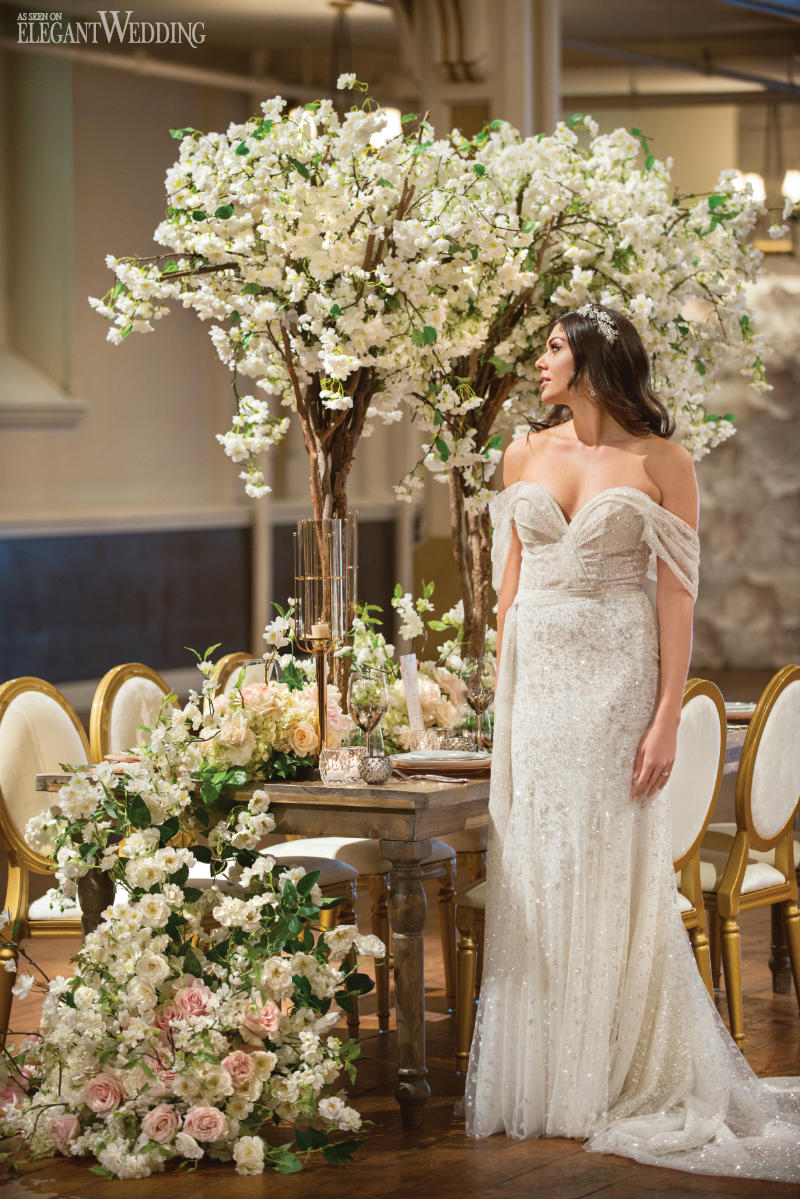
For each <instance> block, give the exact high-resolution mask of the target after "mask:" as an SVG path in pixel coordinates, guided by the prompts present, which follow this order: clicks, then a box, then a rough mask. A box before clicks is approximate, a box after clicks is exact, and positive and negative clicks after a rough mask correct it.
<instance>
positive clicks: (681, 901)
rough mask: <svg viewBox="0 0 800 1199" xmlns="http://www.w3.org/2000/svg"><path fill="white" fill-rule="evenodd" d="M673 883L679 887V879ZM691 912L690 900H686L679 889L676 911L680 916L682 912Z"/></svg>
mask: <svg viewBox="0 0 800 1199" xmlns="http://www.w3.org/2000/svg"><path fill="white" fill-rule="evenodd" d="M675 881H676V882H677V883H678V884H679V885H680V878H677V879H676V880H675ZM691 910H692V901H691V899H687V897H686V896H685V895H684V894H683V892H682V891H681V890H680V889H679V890H678V911H679V912H680V913H681V915H683V913H684V912H691Z"/></svg>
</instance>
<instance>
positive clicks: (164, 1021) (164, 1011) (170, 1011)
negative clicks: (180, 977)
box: [155, 988, 188, 1037]
mask: <svg viewBox="0 0 800 1199" xmlns="http://www.w3.org/2000/svg"><path fill="white" fill-rule="evenodd" d="M187 989H188V988H187ZM187 1015H188V1013H187V1011H186V1008H185V1007H181V1005H180V1004H178V1003H165V1004H164V1006H163V1007H162V1008H159V1009H158V1011H157V1012H156V1019H155V1025H156V1028H157V1029H158V1030H159V1032H160V1033H161V1035H162V1037H166V1036H167V1034H168V1033H169V1026H170V1024H178V1023H180V1021H181V1020H185V1019H186V1016H187Z"/></svg>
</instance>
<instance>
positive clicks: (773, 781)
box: [736, 666, 800, 869]
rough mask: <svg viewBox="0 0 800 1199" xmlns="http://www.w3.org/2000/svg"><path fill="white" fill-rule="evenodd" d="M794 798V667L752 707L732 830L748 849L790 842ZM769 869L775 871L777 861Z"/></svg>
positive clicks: (799, 780) (798, 742) (797, 731)
mask: <svg viewBox="0 0 800 1199" xmlns="http://www.w3.org/2000/svg"><path fill="white" fill-rule="evenodd" d="M798 797H800V666H784V668H783V669H782V670H779V671H778V673H777V674H776V675H775V676H774V678H772V679H771V680H770V682H769V683H768V684H767V686H766V688H765V689H764V692H763V694H762V696H761V698H760V699H759V701H758V704H757V705H756V710H755V712H754V714H753V718H752V720H751V721H750V726H749V728H748V730H747V734H746V736H745V739H744V745H743V746H742V759H741V763H740V766H739V773H738V774H737V776H736V825H737V828H739V829H744V830H746V832H747V838H748V843H749V845H751V846H752V847H753V848H754V849H758V850H769V849H772V848H773V847H775V846H777V844H778V842H779V841H781V840H782V839H786V840H787V842H791V834H790V826H791V823H792V820H793V818H794V814H795V811H796V809H797V802H798ZM791 857H792V855H791V853H790V854H789V859H790V861H791ZM775 864H776V866H778V868H779V869H780V866H779V865H778V860H777V857H776V862H775ZM788 864H789V863H788V862H787V865H788ZM792 868H793V863H792Z"/></svg>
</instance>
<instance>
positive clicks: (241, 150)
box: [235, 142, 250, 158]
mask: <svg viewBox="0 0 800 1199" xmlns="http://www.w3.org/2000/svg"><path fill="white" fill-rule="evenodd" d="M235 152H236V153H237V154H238V155H239V157H240V158H245V157H246V156H247V155H248V154H249V153H250V147H249V146H248V144H247V142H239V145H238V146H237V147H236V151H235Z"/></svg>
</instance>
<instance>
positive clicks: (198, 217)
mask: <svg viewBox="0 0 800 1199" xmlns="http://www.w3.org/2000/svg"><path fill="white" fill-rule="evenodd" d="M190 216H191V218H192V220H193V221H204V220H205V219H206V214H205V213H204V212H203V209H202V208H195V210H194V212H192V213H190Z"/></svg>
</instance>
